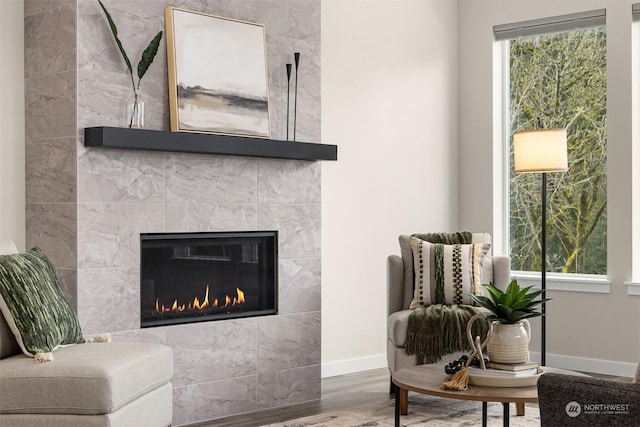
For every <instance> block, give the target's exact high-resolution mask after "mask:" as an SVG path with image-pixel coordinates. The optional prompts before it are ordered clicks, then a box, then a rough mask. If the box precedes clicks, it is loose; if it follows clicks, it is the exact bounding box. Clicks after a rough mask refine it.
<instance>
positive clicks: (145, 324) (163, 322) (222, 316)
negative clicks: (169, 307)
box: [140, 230, 279, 328]
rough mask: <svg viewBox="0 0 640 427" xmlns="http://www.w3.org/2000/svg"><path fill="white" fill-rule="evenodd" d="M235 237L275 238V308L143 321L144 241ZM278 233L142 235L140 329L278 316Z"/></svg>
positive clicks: (262, 231)
mask: <svg viewBox="0 0 640 427" xmlns="http://www.w3.org/2000/svg"><path fill="white" fill-rule="evenodd" d="M233 237H258V238H260V237H270V238H273V247H272V248H270V250H272V251H273V254H274V256H273V266H272V267H271V268H272V269H273V281H274V286H273V304H270V305H272V306H273V308H266V309H258V310H244V311H240V312H226V313H216V314H215V315H210V316H201V317H184V318H174V319H158V320H146V321H143V319H142V312H143V309H144V307H143V298H142V289H143V284H142V281H143V274H142V245H143V242H144V241H158V240H181V239H203V240H204V239H211V238H217V239H223V238H233ZM278 259H279V257H278V231H277V230H258V231H211V232H193V233H192V232H178V233H140V290H141V295H140V327H141V328H150V327H157V326H169V325H177V324H186V323H198V322H209V321H217V320H227V319H238V318H248V317H257V316H268V315H275V314H278V287H279V286H278V283H279V281H278Z"/></svg>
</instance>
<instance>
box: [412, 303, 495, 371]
mask: <svg viewBox="0 0 640 427" xmlns="http://www.w3.org/2000/svg"><path fill="white" fill-rule="evenodd" d="M479 312H485V311H484V310H482V309H480V308H478V307H473V306H470V305H455V304H453V305H444V304H433V305H430V306H428V307H418V308H416V309H415V310H413V312H412V313H411V314H410V316H409V324H408V327H407V339H406V341H405V353H406V354H408V355H414V354H415V356H416V363H417V364H418V365H422V364H425V363H435V362H438V361H439V360H440V359H442V356H444V355H446V354H449V353H455V352H457V351H471V346H470V344H469V340H468V338H467V323H469V319H471V318H472V317H473V316H474V315H475V314H477V313H479ZM488 331H489V322H488V321H487V320H484V319H480V320H477V321H475V322H474V323H473V327H472V334H473V336H474V337H476V336H478V335H480V338H481V340H482V341H484V339H485V337H486V336H487V332H488Z"/></svg>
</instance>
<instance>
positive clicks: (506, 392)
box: [392, 363, 538, 427]
mask: <svg viewBox="0 0 640 427" xmlns="http://www.w3.org/2000/svg"><path fill="white" fill-rule="evenodd" d="M444 365H445V364H440V363H438V364H432V365H419V366H415V367H412V368H406V369H400V370H398V371H396V372H395V373H394V374H393V375H392V380H393V383H394V384H395V387H396V405H395V425H396V427H400V414H401V413H402V415H406V414H407V410H408V394H409V391H414V392H416V393H422V394H428V395H431V396H438V397H446V398H448V399H459V400H476V401H480V402H482V425H483V427H486V425H487V402H501V403H502V404H503V425H504V426H508V425H509V403H510V402H514V403H515V404H516V408H517V414H518V415H524V404H525V403H537V402H538V389H537V387H536V386H535V385H533V386H529V387H483V386H475V385H469V387H468V388H467V390H465V391H453V390H441V389H440V385H441V384H442V383H443V382H446V381H449V379H448V378H447V375H445V373H444Z"/></svg>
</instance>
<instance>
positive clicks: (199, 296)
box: [140, 231, 278, 328]
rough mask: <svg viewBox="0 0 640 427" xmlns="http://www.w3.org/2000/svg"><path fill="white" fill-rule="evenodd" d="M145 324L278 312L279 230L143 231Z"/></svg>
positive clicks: (142, 290)
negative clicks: (214, 231) (213, 231)
mask: <svg viewBox="0 0 640 427" xmlns="http://www.w3.org/2000/svg"><path fill="white" fill-rule="evenodd" d="M140 240H141V242H140V243H141V256H140V259H141V266H140V308H141V310H140V325H141V327H143V328H144V327H150V326H159V325H170V324H177V323H191V322H201V321H207V320H220V319H231V318H239V317H250V316H262V315H268V314H275V313H277V311H278V292H277V289H278V232H277V231H255V232H253V231H245V232H216V233H147V234H141V235H140Z"/></svg>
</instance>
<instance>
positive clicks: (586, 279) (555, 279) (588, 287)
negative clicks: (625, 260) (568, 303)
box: [511, 271, 640, 295]
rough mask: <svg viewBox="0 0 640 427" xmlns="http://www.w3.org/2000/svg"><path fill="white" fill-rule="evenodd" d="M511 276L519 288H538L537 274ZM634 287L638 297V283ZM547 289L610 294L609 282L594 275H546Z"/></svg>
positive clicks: (515, 272) (604, 277)
mask: <svg viewBox="0 0 640 427" xmlns="http://www.w3.org/2000/svg"><path fill="white" fill-rule="evenodd" d="M511 276H513V277H514V278H515V279H518V283H519V284H520V285H521V286H522V285H524V286H533V287H535V288H539V287H540V273H539V272H530V271H512V272H511ZM635 285H636V286H634V291H638V294H637V295H640V283H636V284H635ZM547 289H548V290H551V291H566V292H584V293H594V294H609V293H611V281H609V280H608V279H607V277H606V276H602V275H596V274H554V273H547ZM627 291H628V292H629V288H627ZM630 295H631V294H630ZM633 295H636V294H633Z"/></svg>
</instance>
